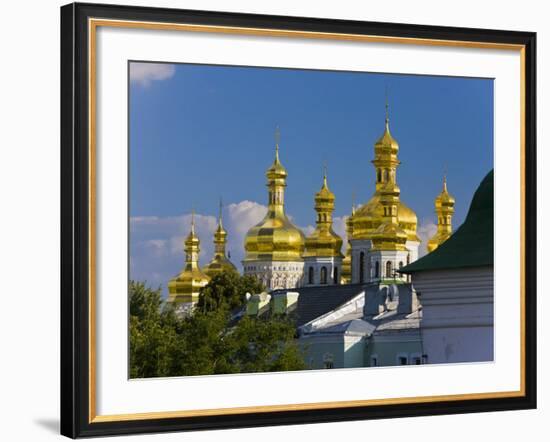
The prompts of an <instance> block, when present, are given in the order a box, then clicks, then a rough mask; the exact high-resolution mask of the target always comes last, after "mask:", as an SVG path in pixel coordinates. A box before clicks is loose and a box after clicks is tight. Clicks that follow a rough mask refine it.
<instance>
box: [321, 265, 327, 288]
mask: <svg viewBox="0 0 550 442" xmlns="http://www.w3.org/2000/svg"><path fill="white" fill-rule="evenodd" d="M326 283H327V268H326V267H321V284H326Z"/></svg>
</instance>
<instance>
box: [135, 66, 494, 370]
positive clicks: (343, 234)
mask: <svg viewBox="0 0 550 442" xmlns="http://www.w3.org/2000/svg"><path fill="white" fill-rule="evenodd" d="M128 75H129V86H128V88H129V89H128V100H129V102H128V106H129V117H130V118H129V129H128V130H129V158H128V161H129V195H128V197H129V220H128V222H129V227H130V237H129V259H130V261H129V262H130V264H129V277H128V279H129V283H128V303H129V318H128V326H129V343H128V346H129V362H130V363H129V374H128V375H129V377H130V378H133V379H135V378H154V377H173V376H204V375H228V374H237V373H261V372H283V371H296V370H326V369H365V370H371V369H372V370H375V369H376V367H385V366H403V370H407V368H406V367H407V366H410V365H423V364H454V363H490V362H491V361H493V360H494V347H493V342H494V303H493V255H494V250H493V227H494V219H493V141H494V140H493V109H494V99H493V92H494V91H493V80H492V79H489V78H463V77H445V76H427V75H401V74H395V73H374V72H373V73H370V72H347V71H326V70H308V69H283V68H265V67H261V68H259V67H252V66H251V67H243V66H221V65H200V64H170V63H157V62H154V61H130V62H128Z"/></svg>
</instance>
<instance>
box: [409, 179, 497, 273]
mask: <svg viewBox="0 0 550 442" xmlns="http://www.w3.org/2000/svg"><path fill="white" fill-rule="evenodd" d="M493 195H494V192H493V171H492V170H491V171H490V172H489V173H488V174H487V176H486V177H485V178H484V179H483V181H482V182H481V184H480V185H479V187H478V188H477V190H476V192H475V194H474V197H473V199H472V203H471V204H470V210H469V211H468V216H467V217H466V220H465V221H464V223H463V224H462V225H461V226H460V227H459V228H458V229H457V230H456V232H454V233H453V234H452V235H451V237H450V238H449V239H448V240H447V241H445V242H444V243H443V244H441V245H440V246H439V247H438V248H437V249H435V250H434V251H433V252H432V253H429V254H427V255H425V256H423V257H422V258H420V259H419V260H417V261H415V262H413V263H411V264H409V265H408V266H405V267H403V268H402V269H401V270H399V271H400V272H403V273H415V272H421V271H425V270H443V269H454V268H463V267H481V266H492V265H493V253H494V252H493V205H494V202H493Z"/></svg>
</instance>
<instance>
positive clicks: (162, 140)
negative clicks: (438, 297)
mask: <svg viewBox="0 0 550 442" xmlns="http://www.w3.org/2000/svg"><path fill="white" fill-rule="evenodd" d="M386 88H387V90H388V97H389V105H390V127H391V131H392V134H393V135H394V137H395V138H396V139H397V140H398V142H399V144H400V152H399V159H400V160H401V166H400V167H399V169H398V173H397V181H398V184H399V186H400V187H401V197H402V200H403V201H404V202H405V203H407V205H409V206H410V207H411V208H413V209H414V210H415V211H416V213H417V215H418V220H419V224H420V227H421V228H423V229H428V230H429V229H432V230H433V222H434V220H435V218H434V213H433V211H434V209H433V200H434V197H435V196H436V195H437V194H438V193H439V191H440V190H441V182H442V176H443V173H444V170H445V169H446V170H447V178H448V186H449V191H450V192H451V193H452V194H453V196H455V198H456V214H455V217H454V225H455V227H457V226H458V225H459V224H460V223H462V221H463V220H464V218H465V216H466V213H467V210H468V206H469V203H470V200H471V198H472V194H473V192H474V191H475V189H476V187H477V185H478V184H479V182H480V181H481V179H482V178H483V177H484V176H485V174H486V173H487V172H488V171H489V170H490V169H491V168H492V167H493V81H492V80H490V79H470V78H451V77H432V76H412V75H396V74H373V73H351V72H332V71H311V70H289V69H269V68H250V67H225V66H203V65H169V64H168V65H159V64H144V63H139V64H133V65H132V66H131V68H130V217H131V275H130V276H131V277H135V278H138V279H146V280H148V281H150V282H151V283H152V284H157V285H158V284H160V283H162V284H163V285H165V283H166V282H165V281H164V279H166V277H167V275H173V274H175V273H177V271H178V270H179V268H181V265H182V260H183V254H182V252H181V251H180V249H181V242H179V241H180V239H181V238H182V237H183V235H184V234H185V230H186V229H187V228H188V216H187V215H188V214H189V213H190V211H191V208H192V207H195V210H196V211H197V213H198V214H199V218H198V219H199V220H201V221H202V222H203V226H202V229H203V236H204V237H201V240H202V246H203V252H204V253H203V254H202V258H203V259H202V261H204V262H206V261H207V260H208V259H209V258H210V256H209V253H211V247H210V243H211V237H210V230H211V229H212V230H213V228H214V227H213V226H214V224H212V222H213V220H214V216H215V215H216V213H217V207H218V201H219V198H220V197H222V198H223V201H224V204H225V208H224V215H225V216H226V217H227V218H228V223H229V224H228V226H229V227H228V230H230V231H229V232H228V233H229V235H230V248H231V253H232V256H233V257H234V259H233V260H234V261H235V263H236V264H239V263H238V262H237V261H238V260H240V258H242V250H241V249H242V236H243V235H244V233H245V232H246V230H247V229H248V227H250V225H246V226H245V227H243V226H242V224H243V223H244V224H247V223H252V222H256V220H257V219H258V218H261V216H262V214H263V212H262V210H264V209H263V205H264V204H265V202H266V198H267V193H266V187H265V170H266V168H267V167H269V165H270V163H271V162H272V160H273V154H274V131H275V127H276V126H277V125H278V126H279V127H280V130H281V141H280V157H281V161H282V163H283V164H284V166H285V167H286V169H287V171H288V175H289V176H288V182H287V184H288V187H287V192H286V208H287V212H288V213H289V214H290V215H291V217H292V218H293V220H294V221H295V223H296V224H297V225H299V226H302V227H304V228H305V230H306V231H308V230H309V229H310V227H308V226H312V225H313V224H314V214H315V213H314V210H313V196H314V193H315V192H316V191H317V190H318V189H319V187H320V185H321V178H322V168H323V162H325V161H326V163H327V165H328V178H329V186H330V188H331V190H332V191H333V192H334V193H335V195H336V210H335V216H336V217H337V218H340V220H338V219H337V223H339V222H341V221H343V219H344V218H343V217H345V216H347V215H348V214H349V212H350V207H351V204H352V194H353V193H354V192H355V194H356V200H357V203H364V202H366V201H367V200H368V199H369V198H370V196H371V195H372V193H373V189H374V169H373V167H372V165H371V163H370V161H371V160H372V158H373V145H374V142H375V141H376V140H377V138H378V137H379V136H380V135H381V134H382V132H383V127H384V103H385V90H386ZM232 223H234V224H232ZM168 225H169V226H168ZM341 226H342V229H343V223H342V224H341ZM199 227H200V226H199ZM231 229H233V230H235V232H231ZM243 232H244V233H243ZM199 233H201V229H200V228H199ZM232 233H234V234H233V237H234V238H233V239H234V241H231V235H232ZM151 244H152V245H151ZM151 247H152V249H151ZM148 250H149V251H148ZM151 250H153V251H151ZM155 253H157V254H161V255H162V254H168V255H170V256H171V258H170V259H168V256H164V255H163V256H164V258H162V259H161V258H159V257H158V256H157V255H155ZM155 256H157V257H156V258H155ZM166 267H171V268H169V269H168V268H166ZM155 275H156V276H155ZM162 281H164V282H162Z"/></svg>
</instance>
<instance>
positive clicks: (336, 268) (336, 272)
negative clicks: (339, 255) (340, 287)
mask: <svg viewBox="0 0 550 442" xmlns="http://www.w3.org/2000/svg"><path fill="white" fill-rule="evenodd" d="M338 282H339V281H338V267H334V284H338Z"/></svg>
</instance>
